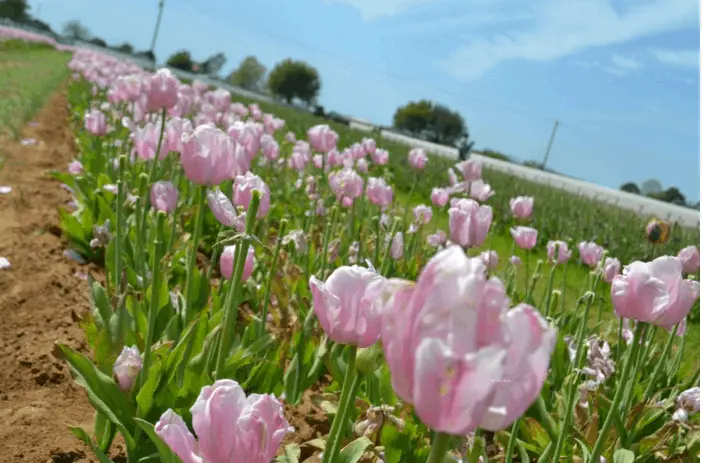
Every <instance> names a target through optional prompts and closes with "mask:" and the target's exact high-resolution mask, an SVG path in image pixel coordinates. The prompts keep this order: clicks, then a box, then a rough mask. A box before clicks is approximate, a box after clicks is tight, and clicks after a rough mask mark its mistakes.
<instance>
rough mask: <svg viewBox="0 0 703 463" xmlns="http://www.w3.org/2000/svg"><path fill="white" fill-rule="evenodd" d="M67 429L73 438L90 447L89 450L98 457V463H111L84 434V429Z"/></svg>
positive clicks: (73, 427)
mask: <svg viewBox="0 0 703 463" xmlns="http://www.w3.org/2000/svg"><path fill="white" fill-rule="evenodd" d="M68 429H70V430H71V432H72V433H73V435H74V436H76V437H77V438H78V439H80V440H81V441H82V442H83V443H84V444H85V445H87V446H88V447H90V449H91V450H92V451H93V453H94V454H95V456H96V457H98V461H99V462H100V463H113V461H112V460H110V458H109V457H108V456H107V455H105V453H104V452H103V451H102V450H100V448H99V447H98V446H97V445H95V443H94V442H93V439H91V438H90V436H89V435H88V433H87V432H85V429H83V428H81V427H80V426H72V427H69V428H68Z"/></svg>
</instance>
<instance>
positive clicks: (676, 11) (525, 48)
mask: <svg viewBox="0 0 703 463" xmlns="http://www.w3.org/2000/svg"><path fill="white" fill-rule="evenodd" d="M535 11H536V13H537V17H536V20H535V21H534V24H533V27H532V28H531V29H530V30H514V31H512V32H508V33H505V34H500V35H495V36H493V37H490V38H486V37H474V38H473V39H472V40H471V41H470V42H469V43H468V44H466V45H464V46H461V47H459V48H458V49H457V50H455V51H454V52H453V53H452V54H451V55H450V56H448V57H447V58H445V59H442V60H440V61H439V62H438V63H437V65H438V66H439V67H440V68H441V69H443V70H444V71H445V72H446V73H448V74H449V75H451V76H453V77H455V78H457V79H459V80H472V79H477V78H480V77H482V76H483V75H484V74H486V73H487V72H488V71H490V70H491V69H492V68H494V67H495V66H497V65H499V64H500V63H502V62H504V61H516V60H526V61H551V60H554V59H559V58H563V57H566V56H570V55H574V54H576V53H578V52H581V51H584V50H588V49H591V48H596V47H604V46H608V45H615V44H621V43H626V42H630V41H633V40H636V39H639V38H643V37H648V36H652V35H655V34H659V33H663V32H668V31H672V30H679V29H681V28H685V27H697V26H698V5H697V4H696V2H692V1H690V0H649V1H646V2H639V3H637V4H636V5H634V6H631V7H629V8H628V9H626V10H625V11H623V12H622V13H619V12H618V11H616V10H615V9H614V8H613V6H612V5H611V2H610V1H609V0H541V1H540V2H539V3H537V4H536V6H535Z"/></svg>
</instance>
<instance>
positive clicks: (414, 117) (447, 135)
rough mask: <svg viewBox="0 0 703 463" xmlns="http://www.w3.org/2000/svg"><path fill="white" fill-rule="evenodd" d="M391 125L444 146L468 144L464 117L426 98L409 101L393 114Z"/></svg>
mask: <svg viewBox="0 0 703 463" xmlns="http://www.w3.org/2000/svg"><path fill="white" fill-rule="evenodd" d="M393 126H394V127H395V128H397V129H401V130H405V131H408V132H410V133H412V134H413V135H414V136H416V137H422V138H425V139H427V140H428V141H431V142H434V143H439V144H441V145H446V146H457V145H461V146H464V149H466V146H469V150H470V149H471V145H469V144H468V143H469V142H468V139H469V132H468V130H467V129H466V123H465V122H464V118H463V117H462V116H461V114H459V113H458V112H456V111H452V110H451V109H449V108H447V107H446V106H444V105H440V104H436V103H433V102H431V101H428V100H420V101H418V102H415V101H411V102H410V103H408V104H407V105H405V106H401V107H400V108H398V109H397V110H396V112H395V115H394V116H393Z"/></svg>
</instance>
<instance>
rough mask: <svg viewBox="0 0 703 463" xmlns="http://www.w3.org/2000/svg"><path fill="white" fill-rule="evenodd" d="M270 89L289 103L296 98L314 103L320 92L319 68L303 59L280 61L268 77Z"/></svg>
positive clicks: (306, 102)
mask: <svg viewBox="0 0 703 463" xmlns="http://www.w3.org/2000/svg"><path fill="white" fill-rule="evenodd" d="M267 86H268V89H269V90H270V91H271V93H272V94H273V95H275V96H276V97H278V98H282V99H284V100H285V101H286V102H287V103H288V104H290V103H292V102H293V100H294V99H295V98H297V99H299V100H301V101H302V102H304V103H305V104H307V105H312V104H314V103H315V100H316V99H317V95H318V93H319V92H320V76H319V75H318V73H317V70H316V69H315V68H313V67H312V66H310V65H309V64H307V63H305V62H303V61H293V60H292V59H290V58H289V59H286V60H284V61H281V62H280V63H278V64H277V65H276V66H275V67H274V68H273V70H272V71H271V74H269V78H268V84H267Z"/></svg>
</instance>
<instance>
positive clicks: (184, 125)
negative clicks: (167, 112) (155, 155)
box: [154, 117, 193, 153]
mask: <svg viewBox="0 0 703 463" xmlns="http://www.w3.org/2000/svg"><path fill="white" fill-rule="evenodd" d="M192 132H193V124H191V122H190V120H188V119H181V118H180V117H172V118H171V119H169V121H168V122H167V123H166V133H165V134H164V144H165V145H166V148H165V149H166V151H167V152H168V151H175V152H177V153H180V152H181V149H182V148H183V134H184V133H185V134H188V133H192ZM154 151H156V149H154Z"/></svg>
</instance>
